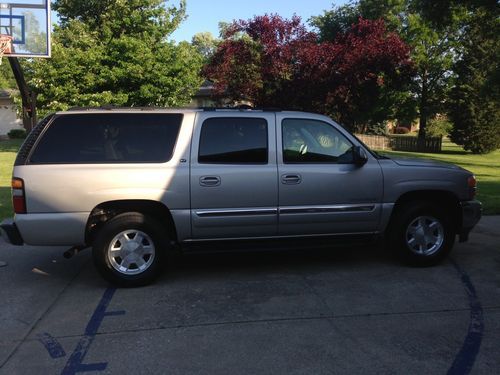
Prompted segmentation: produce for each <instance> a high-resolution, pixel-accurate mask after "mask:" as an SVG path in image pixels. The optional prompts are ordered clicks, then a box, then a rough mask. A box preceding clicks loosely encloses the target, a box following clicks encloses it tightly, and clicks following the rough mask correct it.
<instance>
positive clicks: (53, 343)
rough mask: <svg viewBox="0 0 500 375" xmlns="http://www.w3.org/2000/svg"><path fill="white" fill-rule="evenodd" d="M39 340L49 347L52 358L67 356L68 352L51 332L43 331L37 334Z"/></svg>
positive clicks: (46, 347)
mask: <svg viewBox="0 0 500 375" xmlns="http://www.w3.org/2000/svg"><path fill="white" fill-rule="evenodd" d="M37 337H38V341H40V342H41V343H42V345H43V346H44V347H45V349H47V351H48V352H49V355H50V357H51V358H54V359H56V358H62V357H65V356H66V352H65V351H64V349H63V347H62V346H61V344H60V343H59V342H58V341H57V340H56V339H55V338H54V337H52V336H51V335H50V334H49V333H46V332H45V333H42V334H40V335H37Z"/></svg>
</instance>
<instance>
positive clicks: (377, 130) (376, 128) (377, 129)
mask: <svg viewBox="0 0 500 375" xmlns="http://www.w3.org/2000/svg"><path fill="white" fill-rule="evenodd" d="M365 134H366V135H387V124H386V123H385V122H380V123H377V124H371V125H368V126H367V127H366V131H365Z"/></svg>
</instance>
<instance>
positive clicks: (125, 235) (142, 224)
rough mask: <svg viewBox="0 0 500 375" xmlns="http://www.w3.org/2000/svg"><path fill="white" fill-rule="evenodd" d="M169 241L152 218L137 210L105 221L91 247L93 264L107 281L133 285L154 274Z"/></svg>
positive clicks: (157, 270) (153, 277) (159, 268)
mask: <svg viewBox="0 0 500 375" xmlns="http://www.w3.org/2000/svg"><path fill="white" fill-rule="evenodd" d="M168 246H169V241H168V238H167V236H166V235H165V234H164V230H162V227H161V226H160V225H159V224H158V222H157V221H155V220H154V219H152V218H150V217H148V216H146V215H143V214H141V213H138V212H131V213H124V214H120V215H117V216H115V217H113V218H112V219H111V220H109V221H108V222H106V223H105V224H104V226H103V227H102V228H101V230H100V231H99V233H98V234H97V236H96V239H95V241H94V245H93V248H92V256H93V258H94V264H95V266H96V268H97V270H98V271H99V273H100V274H101V275H102V276H103V277H104V278H105V279H106V280H107V281H109V282H110V283H112V284H115V285H119V286H125V287H134V286H142V285H147V284H149V283H151V282H152V281H153V280H154V279H155V278H156V276H158V274H159V272H160V270H161V265H162V263H163V259H164V256H165V253H166V250H167V249H168Z"/></svg>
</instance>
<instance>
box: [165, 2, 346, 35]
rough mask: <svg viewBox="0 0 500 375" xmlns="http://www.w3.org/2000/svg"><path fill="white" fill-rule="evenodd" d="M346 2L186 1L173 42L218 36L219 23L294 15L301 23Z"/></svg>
mask: <svg viewBox="0 0 500 375" xmlns="http://www.w3.org/2000/svg"><path fill="white" fill-rule="evenodd" d="M346 2H347V1H345V0H244V1H236V0H187V15H188V18H187V20H185V21H184V22H183V23H182V24H181V25H180V27H179V28H178V29H177V30H176V31H175V32H174V33H173V34H172V36H171V38H172V39H173V40H175V41H178V42H180V41H182V40H187V41H189V42H190V41H191V38H192V37H193V35H194V34H196V33H199V32H203V31H209V32H211V33H212V34H213V35H214V36H215V37H218V36H219V28H218V25H219V22H220V21H225V22H231V21H232V20H234V19H249V18H252V17H253V16H254V15H263V14H265V13H268V14H270V13H278V14H279V15H280V16H282V17H284V18H290V17H291V16H293V14H294V13H296V14H297V15H298V16H300V17H301V18H302V21H303V22H304V23H307V20H308V19H309V18H310V17H311V16H317V15H320V14H323V11H324V10H329V9H332V4H335V5H341V4H344V3H346Z"/></svg>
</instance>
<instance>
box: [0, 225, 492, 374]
mask: <svg viewBox="0 0 500 375" xmlns="http://www.w3.org/2000/svg"><path fill="white" fill-rule="evenodd" d="M63 250H65V249H58V248H34V247H9V246H7V245H6V244H5V243H3V241H2V244H1V245H0V260H3V261H6V262H7V263H8V265H7V266H6V267H2V268H0V285H1V288H0V373H1V374H9V375H10V374H76V373H85V372H86V373H96V374H99V373H103V374H118V373H129V374H152V373H153V374H332V373H333V374H336V373H339V374H377V373H380V374H391V373H393V374H445V373H449V374H467V373H469V372H470V373H472V374H499V373H500V217H492V216H490V217H485V218H483V220H482V221H481V223H480V225H479V226H478V227H477V228H476V230H475V231H474V233H473V234H472V235H471V238H470V241H469V242H468V243H466V244H457V246H456V248H455V250H454V252H453V253H452V257H451V259H450V260H449V261H447V262H445V263H444V264H442V265H440V266H437V267H433V268H424V269H418V268H409V267H405V266H402V265H400V264H399V263H397V262H396V261H394V260H393V259H391V258H390V257H389V256H387V255H386V254H385V253H384V252H383V251H381V250H380V249H376V248H369V247H365V248H345V249H333V250H321V251H318V250H315V251H301V252H286V253H264V254H262V253H260V254H231V255H196V256H195V255H191V256H184V257H181V258H180V259H178V260H177V262H176V264H175V265H172V266H170V267H169V269H168V270H167V271H166V272H165V274H164V275H163V277H162V278H160V280H159V281H158V282H157V283H156V284H155V285H152V286H149V287H145V288H139V289H128V290H127V289H118V290H115V289H114V288H111V287H110V286H109V285H107V284H106V283H105V282H104V281H102V279H101V278H100V277H99V276H98V275H97V274H96V271H95V270H94V268H93V265H92V263H91V257H90V252H83V253H81V254H79V255H77V256H76V257H75V258H73V259H71V260H65V259H63V258H62V252H63Z"/></svg>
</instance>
